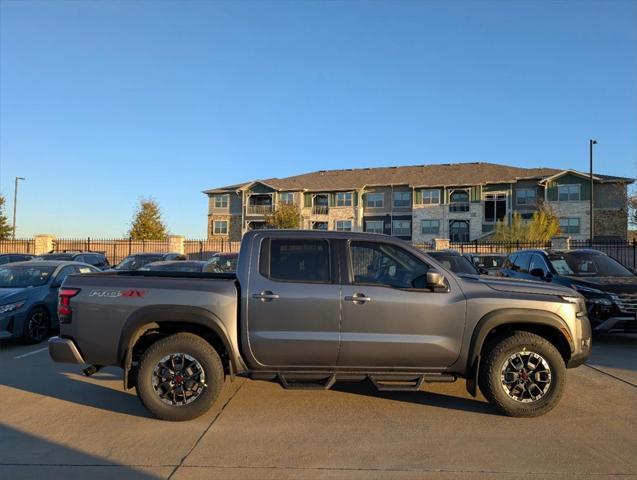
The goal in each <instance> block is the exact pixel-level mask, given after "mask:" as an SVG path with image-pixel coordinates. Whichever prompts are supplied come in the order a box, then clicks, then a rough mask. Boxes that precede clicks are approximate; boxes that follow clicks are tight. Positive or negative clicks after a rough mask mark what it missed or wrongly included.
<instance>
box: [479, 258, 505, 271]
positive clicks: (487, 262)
mask: <svg viewBox="0 0 637 480" xmlns="http://www.w3.org/2000/svg"><path fill="white" fill-rule="evenodd" d="M504 259H505V257H502V256H497V255H480V256H479V257H473V263H475V264H476V265H477V266H478V267H481V268H500V267H501V266H502V265H503V264H504Z"/></svg>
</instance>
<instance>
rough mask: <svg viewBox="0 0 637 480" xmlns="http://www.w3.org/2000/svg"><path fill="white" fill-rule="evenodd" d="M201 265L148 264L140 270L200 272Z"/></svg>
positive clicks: (186, 263) (184, 263)
mask: <svg viewBox="0 0 637 480" xmlns="http://www.w3.org/2000/svg"><path fill="white" fill-rule="evenodd" d="M202 267H203V263H188V262H181V261H180V262H175V263H150V264H148V265H146V266H145V267H143V268H141V269H140V270H152V271H162V272H201V270H202Z"/></svg>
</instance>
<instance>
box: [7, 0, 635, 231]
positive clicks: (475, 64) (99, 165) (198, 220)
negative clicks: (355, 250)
mask: <svg viewBox="0 0 637 480" xmlns="http://www.w3.org/2000/svg"><path fill="white" fill-rule="evenodd" d="M0 41H1V43H0V175H1V178H0V188H1V190H2V193H4V194H5V195H6V196H7V197H9V198H8V200H9V201H8V207H9V210H10V208H11V204H12V196H13V178H14V177H15V176H16V175H20V176H24V177H27V181H26V182H24V183H23V184H21V187H20V188H21V190H20V199H19V202H18V207H19V210H18V235H31V234H34V233H42V232H47V233H53V234H57V235H58V236H71V235H82V236H86V235H92V236H113V235H121V234H123V233H124V232H125V231H126V229H127V223H128V222H129V220H130V218H131V216H132V213H133V211H134V209H135V205H136V202H137V199H138V198H139V197H140V196H152V197H154V198H155V199H157V200H158V201H159V203H160V204H161V206H162V208H163V212H164V216H165V219H166V221H167V224H168V226H169V228H170V230H171V231H172V232H173V233H179V234H185V235H189V236H195V237H204V236H205V233H206V232H205V230H206V213H207V207H206V204H207V202H206V198H205V196H204V195H203V194H201V191H202V190H204V189H206V188H211V187H216V186H221V185H226V184H232V183H235V182H240V181H244V180H248V179H253V178H264V177H271V176H278V177H282V176H288V175H292V174H297V173H303V172H307V171H313V170H318V169H326V168H351V167H362V166H384V165H406V164H423V163H443V162H469V161H486V162H495V163H504V164H510V165H516V166H546V167H549V166H551V167H560V168H575V169H580V170H586V169H587V168H588V139H589V138H591V137H595V138H597V139H598V140H599V145H598V148H597V150H596V155H597V157H596V158H597V165H598V167H599V168H597V170H598V171H600V172H602V173H606V174H613V175H622V176H629V177H634V176H636V175H637V173H636V163H637V2H635V1H585V0H579V1H564V2H555V1H542V2H519V1H510V2H509V1H494V2H480V1H467V2H460V1H456V2H427V1H420V2H418V1H407V2H398V1H391V2H365V1H349V2H336V1H329V2H309V1H299V2H292V1H291V2H266V1H258V2H248V1H239V2H227V3H226V2H212V1H185V2H169V1H156V2H153V1H135V2H132V1H108V2H97V1H79V2H76V1H68V0H67V1H37V2H29V1H13V0H1V1H0Z"/></svg>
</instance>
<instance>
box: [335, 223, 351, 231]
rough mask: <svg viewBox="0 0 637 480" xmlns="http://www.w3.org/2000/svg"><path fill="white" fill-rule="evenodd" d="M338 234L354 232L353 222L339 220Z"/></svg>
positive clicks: (337, 225) (337, 224)
mask: <svg viewBox="0 0 637 480" xmlns="http://www.w3.org/2000/svg"><path fill="white" fill-rule="evenodd" d="M335 227H336V231H337V232H351V231H352V221H351V220H337V221H336V224H335Z"/></svg>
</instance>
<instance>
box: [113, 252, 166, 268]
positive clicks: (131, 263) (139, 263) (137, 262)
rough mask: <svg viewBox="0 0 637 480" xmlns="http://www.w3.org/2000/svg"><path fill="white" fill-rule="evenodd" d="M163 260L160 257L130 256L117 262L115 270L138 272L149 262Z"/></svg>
mask: <svg viewBox="0 0 637 480" xmlns="http://www.w3.org/2000/svg"><path fill="white" fill-rule="evenodd" d="M161 260H163V258H162V256H161V255H131V256H130V257H126V258H125V259H124V260H122V261H121V262H119V263H118V264H117V265H116V266H115V267H114V268H115V270H139V269H140V268H141V267H143V266H144V265H146V264H147V263H151V262H159V261H161Z"/></svg>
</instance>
